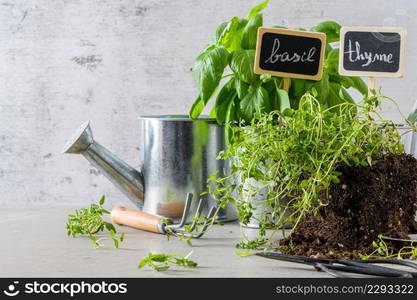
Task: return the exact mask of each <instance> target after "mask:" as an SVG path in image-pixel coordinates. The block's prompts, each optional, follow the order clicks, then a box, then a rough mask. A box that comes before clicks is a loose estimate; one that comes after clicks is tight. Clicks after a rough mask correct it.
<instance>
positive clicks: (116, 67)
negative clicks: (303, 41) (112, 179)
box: [0, 0, 417, 205]
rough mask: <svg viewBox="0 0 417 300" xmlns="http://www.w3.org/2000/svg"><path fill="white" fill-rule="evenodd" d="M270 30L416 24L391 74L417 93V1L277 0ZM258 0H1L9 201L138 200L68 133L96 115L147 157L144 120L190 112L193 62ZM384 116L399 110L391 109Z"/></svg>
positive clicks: (390, 82) (1, 186) (1, 158)
mask: <svg viewBox="0 0 417 300" xmlns="http://www.w3.org/2000/svg"><path fill="white" fill-rule="evenodd" d="M270 2H271V3H270V5H269V7H268V8H267V10H266V11H265V14H264V23H265V25H279V24H281V25H286V26H290V27H310V26H312V25H314V24H316V23H318V22H320V21H324V20H335V21H338V22H340V23H341V24H344V25H365V26H371V25H391V26H392V25H397V26H404V27H406V28H407V29H408V33H409V42H408V63H407V72H406V76H405V77H404V78H402V79H385V80H382V79H381V80H379V81H378V83H382V84H383V85H384V91H385V93H386V94H387V95H389V96H392V97H394V98H396V99H398V100H399V101H400V103H401V107H402V108H403V109H404V110H407V109H409V108H410V107H411V106H412V103H413V100H414V99H416V96H415V94H416V91H417V84H416V74H417V71H416V69H415V66H416V65H417V57H416V55H415V51H416V50H417V41H416V35H417V1H410V0H402V1H398V0H396V1H389V0H385V1H383V0H379V1H376V0H375V1H371V0H350V1H332V0H316V1H313V0H291V1H288V0H286V1H283V0H271V1H270ZM256 3H257V1H254V0H247V1H242V0H233V1H226V0H206V1H191V0H182V1H180V0H159V1H158V0H143V1H138V0H57V1H53V0H37V1H35V0H27V1H24V0H16V1H13V0H1V1H0V122H1V123H0V204H22V205H23V204H69V203H74V204H80V203H84V204H86V203H89V202H91V201H95V200H96V199H97V198H98V197H99V196H100V195H102V194H106V195H107V196H108V197H109V202H111V203H112V204H115V203H119V204H125V205H128V204H129V202H128V200H126V199H125V198H124V196H123V195H122V194H121V193H119V192H118V191H117V190H116V189H115V188H114V187H113V186H112V185H111V184H110V183H109V182H108V181H107V180H106V179H105V178H104V177H103V176H100V175H98V174H97V172H95V171H94V170H93V169H92V168H91V167H90V166H89V165H88V163H87V161H86V160H85V159H84V158H82V157H81V156H76V155H62V154H60V150H61V148H62V147H63V145H64V144H65V141H66V139H67V138H68V137H69V136H70V135H71V134H72V133H73V131H74V130H75V129H76V128H77V127H78V126H79V125H80V124H81V123H82V122H83V121H85V120H88V119H89V120H91V122H92V127H93V132H94V133H95V137H96V139H97V140H98V141H99V142H100V143H101V144H103V145H105V146H107V147H108V148H109V149H111V150H112V151H114V152H115V153H117V154H118V155H120V156H121V157H122V158H124V159H125V160H126V161H127V162H129V163H131V164H133V165H135V166H137V165H138V164H139V162H138V159H137V158H138V157H139V151H140V149H139V140H138V136H137V133H138V128H137V122H136V117H137V116H138V115H140V114H167V113H186V112H187V111H188V107H189V106H190V105H191V103H192V101H193V98H194V97H195V95H196V88H195V86H194V85H193V83H192V79H191V74H190V72H189V67H190V66H191V64H192V61H193V59H194V58H195V56H196V55H197V54H198V52H199V51H200V50H201V49H202V48H203V47H204V46H205V44H206V43H207V42H208V41H209V39H210V38H211V33H212V30H213V29H214V28H215V27H216V26H217V24H219V23H220V22H222V21H226V20H228V19H229V18H230V17H232V16H234V15H239V16H244V15H246V13H247V11H248V9H249V8H250V7H252V6H253V5H254V4H256ZM384 111H386V112H388V114H389V115H390V116H393V115H392V113H391V111H392V107H391V106H385V107H384Z"/></svg>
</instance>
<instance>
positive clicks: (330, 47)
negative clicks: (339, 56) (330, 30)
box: [324, 43, 333, 58]
mask: <svg viewBox="0 0 417 300" xmlns="http://www.w3.org/2000/svg"><path fill="white" fill-rule="evenodd" d="M332 50H333V47H332V46H330V44H329V43H326V49H325V51H324V58H327V56H328V55H329V53H330V52H331V51H332Z"/></svg>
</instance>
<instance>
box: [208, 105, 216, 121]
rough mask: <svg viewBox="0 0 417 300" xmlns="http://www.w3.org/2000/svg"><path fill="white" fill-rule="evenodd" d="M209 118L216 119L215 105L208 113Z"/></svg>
mask: <svg viewBox="0 0 417 300" xmlns="http://www.w3.org/2000/svg"><path fill="white" fill-rule="evenodd" d="M209 118H212V119H216V118H217V113H216V105H213V107H212V108H211V111H210V114H209Z"/></svg>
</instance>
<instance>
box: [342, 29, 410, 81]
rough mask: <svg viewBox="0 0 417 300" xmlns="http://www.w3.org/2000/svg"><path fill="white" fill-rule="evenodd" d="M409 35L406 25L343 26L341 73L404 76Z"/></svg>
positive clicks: (370, 75) (349, 74) (348, 74)
mask: <svg viewBox="0 0 417 300" xmlns="http://www.w3.org/2000/svg"><path fill="white" fill-rule="evenodd" d="M405 38H406V31H405V29H403V28H383V27H342V29H341V31H340V49H341V50H340V53H339V73H340V74H342V75H347V76H369V77H401V76H402V75H403V73H404V57H405V43H406V42H405ZM342 50H343V51H342Z"/></svg>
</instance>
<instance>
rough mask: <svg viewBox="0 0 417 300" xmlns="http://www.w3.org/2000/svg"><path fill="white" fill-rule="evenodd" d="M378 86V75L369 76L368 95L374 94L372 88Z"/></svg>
mask: <svg viewBox="0 0 417 300" xmlns="http://www.w3.org/2000/svg"><path fill="white" fill-rule="evenodd" d="M375 88H376V77H374V76H371V77H369V78H368V97H371V96H373V94H372V90H375Z"/></svg>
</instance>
